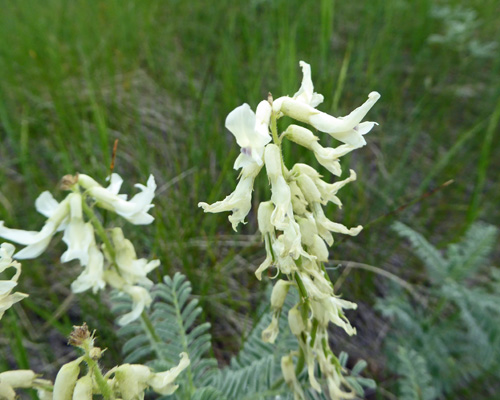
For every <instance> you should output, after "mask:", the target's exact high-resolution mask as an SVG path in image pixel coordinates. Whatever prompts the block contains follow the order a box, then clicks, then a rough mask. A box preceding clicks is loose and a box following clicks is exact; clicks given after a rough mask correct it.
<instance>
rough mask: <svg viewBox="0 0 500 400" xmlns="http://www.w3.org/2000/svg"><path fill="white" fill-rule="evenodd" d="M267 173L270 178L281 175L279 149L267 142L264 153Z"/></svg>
mask: <svg viewBox="0 0 500 400" xmlns="http://www.w3.org/2000/svg"><path fill="white" fill-rule="evenodd" d="M264 160H265V163H266V170H267V175H268V176H269V178H270V179H271V180H272V179H274V178H276V177H277V176H280V175H282V171H281V154H280V149H279V147H278V146H276V145H275V144H272V143H271V144H268V145H267V146H266V149H265V153H264Z"/></svg>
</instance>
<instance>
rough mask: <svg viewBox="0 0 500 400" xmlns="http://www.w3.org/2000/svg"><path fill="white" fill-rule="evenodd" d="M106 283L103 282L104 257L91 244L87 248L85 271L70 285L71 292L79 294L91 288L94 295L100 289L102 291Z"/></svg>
mask: <svg viewBox="0 0 500 400" xmlns="http://www.w3.org/2000/svg"><path fill="white" fill-rule="evenodd" d="M105 286H106V282H105V281H104V256H103V254H102V253H101V251H100V250H99V249H98V248H97V246H96V245H95V243H93V244H92V245H91V246H90V248H89V259H88V263H87V266H86V268H85V270H84V271H83V272H82V273H81V274H80V276H79V277H78V278H77V279H76V280H75V281H74V282H73V283H72V284H71V290H72V291H73V292H74V293H81V292H84V291H85V290H88V289H90V288H92V291H93V292H94V293H96V292H97V291H98V290H100V289H104V287H105Z"/></svg>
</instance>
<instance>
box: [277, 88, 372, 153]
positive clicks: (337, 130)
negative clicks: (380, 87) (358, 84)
mask: <svg viewBox="0 0 500 400" xmlns="http://www.w3.org/2000/svg"><path fill="white" fill-rule="evenodd" d="M379 98H380V94H378V93H377V92H371V93H370V94H369V95H368V100H367V101H366V102H365V103H363V104H362V105H361V106H360V107H358V108H356V109H355V110H354V111H352V112H351V113H350V114H349V115H347V116H345V117H339V118H336V117H333V116H331V115H328V114H326V113H324V112H321V111H318V110H316V109H315V108H314V107H311V106H310V105H308V104H305V103H303V102H301V101H298V100H294V99H292V98H284V99H283V100H282V101H281V102H280V103H278V104H279V107H280V109H279V111H281V112H282V113H283V114H285V115H288V116H289V117H291V118H294V119H296V120H298V121H301V122H305V123H307V124H310V125H312V126H314V127H315V128H316V129H318V130H319V131H321V132H326V133H328V134H329V135H330V136H332V137H333V138H335V139H337V140H339V141H341V142H343V143H346V144H350V145H352V146H355V147H356V148H357V147H362V146H364V145H365V144H366V141H365V139H364V138H363V135H366V134H367V133H368V132H370V130H371V129H372V128H373V126H374V125H376V123H375V122H361V121H362V120H363V118H364V117H365V115H366V114H367V113H368V111H370V109H371V108H372V107H373V105H374V104H375V103H376V102H377V100H378V99H379ZM276 107H277V106H276ZM273 108H274V107H273Z"/></svg>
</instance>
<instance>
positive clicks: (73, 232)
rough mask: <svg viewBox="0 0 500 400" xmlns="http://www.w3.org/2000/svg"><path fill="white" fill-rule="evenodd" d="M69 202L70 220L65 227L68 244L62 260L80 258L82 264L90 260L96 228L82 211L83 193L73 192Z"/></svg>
mask: <svg viewBox="0 0 500 400" xmlns="http://www.w3.org/2000/svg"><path fill="white" fill-rule="evenodd" d="M67 199H68V202H69V209H70V215H69V222H68V223H67V225H66V228H65V229H64V235H63V241H64V243H66V245H67V246H68V250H66V251H65V252H64V253H63V254H62V256H61V261H62V262H63V263H64V262H68V261H71V260H75V259H77V260H79V261H80V264H81V265H82V266H85V265H87V263H88V261H89V247H90V246H91V244H92V243H95V239H94V228H93V226H92V224H91V223H90V222H84V220H83V213H82V201H83V199H82V195H81V194H80V193H71V194H69V195H68V197H67Z"/></svg>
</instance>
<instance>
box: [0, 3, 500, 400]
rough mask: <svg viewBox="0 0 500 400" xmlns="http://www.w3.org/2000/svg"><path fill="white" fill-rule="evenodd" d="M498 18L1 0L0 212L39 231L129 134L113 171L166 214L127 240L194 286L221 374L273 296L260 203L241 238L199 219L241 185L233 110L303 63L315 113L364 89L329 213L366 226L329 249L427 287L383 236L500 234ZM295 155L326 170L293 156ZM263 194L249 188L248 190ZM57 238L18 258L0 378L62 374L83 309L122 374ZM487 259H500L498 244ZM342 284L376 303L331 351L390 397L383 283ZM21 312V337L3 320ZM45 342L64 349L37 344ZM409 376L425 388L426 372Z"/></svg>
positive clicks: (426, 8) (403, 9)
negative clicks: (358, 141) (497, 229)
mask: <svg viewBox="0 0 500 400" xmlns="http://www.w3.org/2000/svg"><path fill="white" fill-rule="evenodd" d="M499 25H500V15H499V13H498V2H497V1H496V0H483V1H478V0H472V1H468V2H465V1H453V0H452V1H448V2H444V1H443V2H436V1H431V0H422V1H418V2H407V1H403V0H398V1H384V0H374V1H362V2H341V1H333V0H321V1H316V2H312V1H311V2H306V1H298V0H250V1H234V0H233V1H229V0H221V1H216V2H207V1H199V0H192V1H189V2H186V1H178V0H170V1H161V0H121V1H119V0H105V1H104V0H102V1H98V0H87V1H82V0H75V1H64V0H47V1H43V2H42V1H37V0H23V1H22V2H12V1H11V2H4V4H3V5H2V12H1V13H0V37H1V39H2V40H1V41H0V135H1V138H2V146H0V220H5V221H6V225H9V226H16V227H20V226H22V227H23V228H25V229H33V230H36V229H39V228H40V225H41V223H42V221H43V219H42V217H41V216H39V217H38V218H34V217H33V212H32V208H33V201H34V199H35V198H36V197H37V196H38V194H39V193H41V192H42V191H43V190H50V191H51V192H53V193H55V196H56V198H57V199H58V200H60V199H62V198H63V197H64V194H63V192H62V191H61V192H59V194H60V196H59V197H57V190H54V189H55V188H56V185H57V182H59V181H60V179H61V178H62V176H64V175H66V174H74V173H75V172H81V173H86V174H89V175H91V176H94V177H96V178H97V179H99V181H104V178H105V177H106V176H107V175H109V172H110V163H111V159H112V149H113V144H114V142H115V139H118V140H119V144H118V150H117V153H116V161H115V171H116V172H118V173H120V174H121V175H122V176H124V177H126V182H144V181H145V179H146V178H147V176H148V175H149V173H153V174H154V176H155V177H156V179H157V182H158V191H157V197H156V198H155V201H154V202H155V204H156V206H155V208H154V209H153V210H152V213H153V215H154V216H155V222H154V223H153V224H152V225H150V226H148V227H146V228H138V227H135V226H132V225H128V226H127V230H128V232H129V233H128V237H130V239H132V240H134V239H137V240H136V241H135V243H138V244H139V243H141V244H142V247H141V248H144V249H148V250H147V255H148V256H150V257H151V258H158V259H160V260H161V262H162V265H161V266H160V268H159V269H158V270H156V271H155V272H153V273H152V274H151V275H152V276H154V278H155V280H156V281H157V282H161V281H162V280H163V276H164V275H166V274H168V275H171V276H173V274H174V272H175V271H182V273H183V274H185V275H186V276H187V278H188V280H189V281H190V282H191V283H192V285H193V293H194V294H196V295H199V301H200V305H201V306H202V309H203V314H202V318H201V319H203V320H206V321H208V322H211V323H212V329H211V334H212V337H213V341H214V342H215V344H216V348H218V349H219V350H217V352H216V354H213V355H210V356H215V357H216V358H217V359H218V360H219V361H220V363H222V364H225V363H228V362H229V360H230V358H231V356H232V355H234V354H236V353H237V351H238V349H239V348H240V345H241V344H242V343H243V342H244V339H245V338H246V337H247V336H248V335H249V332H250V327H251V326H252V325H253V323H254V322H256V321H257V320H258V319H259V316H260V314H259V313H258V312H256V311H254V310H255V309H257V304H259V302H260V300H262V299H264V298H265V293H263V291H262V290H261V289H257V288H258V287H259V286H260V285H258V283H257V281H256V278H255V276H254V271H255V269H256V268H257V266H258V265H259V264H260V262H261V261H262V259H263V257H264V253H263V252H262V251H261V250H260V249H261V247H262V246H261V243H260V237H259V235H256V232H257V220H256V213H255V211H256V210H254V211H253V212H252V213H251V214H250V215H249V223H248V224H247V225H245V226H244V227H243V228H240V231H241V232H242V233H243V235H241V234H238V235H235V233H234V232H233V231H231V229H230V224H228V223H227V219H226V215H222V214H219V215H210V216H207V215H205V214H204V213H203V211H202V210H200V209H198V208H197V203H198V201H200V200H203V201H207V202H209V203H211V202H213V201H215V200H219V199H221V198H223V197H224V196H225V195H227V194H229V193H230V192H231V191H232V190H233V188H234V181H235V178H236V176H237V172H236V171H234V170H233V169H232V164H233V161H234V159H235V158H236V155H237V152H238V151H239V150H238V146H237V145H236V143H234V140H232V137H231V136H230V135H229V134H228V133H227V131H225V128H224V119H225V117H226V115H227V114H228V112H229V111H231V110H233V109H234V108H235V107H237V106H239V105H240V104H241V103H243V102H248V103H249V104H250V105H251V107H252V108H255V106H256V105H257V102H258V101H259V100H260V99H262V98H265V96H266V94H267V93H268V92H271V93H277V94H280V95H281V94H285V93H288V94H290V95H292V94H293V93H294V92H295V91H296V90H297V89H298V82H300V77H301V71H300V68H299V67H298V61H299V60H304V61H307V62H308V63H310V64H311V66H312V75H313V81H314V84H315V88H316V90H317V91H318V92H319V93H323V94H325V98H326V102H325V103H324V104H322V105H321V106H319V107H318V108H319V109H321V110H323V111H327V112H329V113H332V114H334V115H344V114H345V113H346V112H349V111H350V110H352V109H353V108H354V107H356V106H357V105H359V104H361V102H362V101H364V100H365V98H366V94H367V93H368V92H370V91H371V90H377V91H378V92H380V93H381V94H382V98H381V100H379V102H378V103H377V105H376V107H374V108H373V110H372V111H371V112H370V116H369V120H373V121H378V122H379V123H380V126H379V127H376V128H374V130H373V131H372V132H371V133H370V134H369V135H368V136H367V141H368V146H366V147H364V148H363V149H362V150H359V151H357V152H356V154H355V155H353V156H352V157H351V160H350V161H349V162H348V163H346V164H349V165H350V167H351V168H353V169H355V170H356V172H357V175H358V179H359V180H358V181H356V182H354V183H352V184H351V185H349V186H348V187H346V188H344V189H343V192H342V201H343V203H344V205H345V210H344V211H342V212H338V211H337V210H336V209H334V208H333V207H332V208H331V209H330V210H329V215H330V216H331V219H333V220H337V221H339V222H341V223H343V224H345V225H347V226H356V225H358V224H362V225H364V226H365V227H366V228H367V229H365V231H364V232H362V233H361V234H360V235H359V236H358V237H356V238H348V239H345V238H336V240H337V243H342V246H339V247H338V249H337V248H334V251H333V254H331V256H332V258H335V259H337V260H350V261H356V262H360V263H365V264H368V265H370V266H375V267H378V268H381V269H383V270H385V271H388V272H390V273H392V274H395V275H397V276H398V277H400V278H402V279H404V280H409V281H410V283H411V284H417V285H427V284H428V281H427V278H426V277H425V276H423V275H422V274H421V273H422V272H423V271H424V270H423V269H422V266H421V264H420V263H419V262H418V261H417V259H416V258H415V257H413V256H412V255H410V253H409V252H407V250H406V244H405V240H404V239H402V238H400V237H397V236H396V235H395V234H394V233H393V232H392V231H391V229H390V225H391V223H392V219H393V218H394V216H396V217H397V218H398V219H400V220H402V221H404V222H405V223H407V224H408V225H409V226H411V227H412V228H413V229H415V230H416V231H418V232H421V233H422V234H423V236H425V237H427V238H428V239H429V241H430V242H432V243H435V244H436V247H437V249H441V248H443V247H445V245H446V244H447V243H448V242H456V241H457V240H458V239H459V238H461V237H462V235H463V234H464V233H465V232H466V231H467V230H468V229H469V228H470V227H471V226H472V224H473V223H474V222H476V221H478V220H483V221H485V222H488V223H489V224H492V225H496V226H499V225H500V213H498V203H499V201H500V185H499V184H498V182H497V180H498V174H495V172H496V171H498V170H499V168H500V146H498V145H497V141H498V140H497V139H498V131H499V119H500V80H499V79H498V71H500V52H499V51H498V50H499V48H500V39H498V26H499ZM494 40H497V43H496V47H495V43H492V42H493V41H494ZM326 144H331V143H326ZM286 150H287V151H286V152H285V153H286V154H289V153H293V155H294V160H299V159H302V160H303V161H304V162H307V163H309V164H311V165H314V166H315V167H316V166H318V164H317V163H316V161H315V160H314V159H313V157H312V156H311V155H309V154H307V152H306V151H305V150H303V149H300V148H298V146H297V147H293V148H289V149H286ZM318 168H321V167H318ZM323 172H324V174H325V176H329V173H328V172H327V171H326V170H323ZM346 172H347V171H346ZM450 179H453V180H454V182H453V183H452V184H451V185H448V186H443V187H441V185H442V184H443V183H445V182H447V181H449V180H450ZM332 180H333V178H332ZM435 188H440V189H439V190H436V191H433V190H434V189H435ZM124 189H125V191H127V192H130V190H129V189H131V188H130V187H126V188H124ZM265 190H268V189H267V188H266V182H263V181H262V180H261V181H258V182H257V187H256V192H257V193H259V192H262V191H265ZM426 194H432V196H427V195H426ZM257 196H259V194H257ZM422 196H423V197H422ZM260 197H262V198H263V197H264V196H260ZM267 197H268V196H267ZM267 197H266V198H267ZM416 200H419V201H416ZM409 203H411V205H410V206H408V207H402V206H405V205H407V204H409ZM400 207H402V208H401V209H400V210H399V208H400ZM394 210H398V212H397V213H392V214H390V215H388V216H386V217H384V218H379V217H380V216H384V215H386V214H388V213H391V212H392V211H394ZM327 214H328V212H327ZM372 221H375V222H374V223H372V224H371V222H372ZM469 232H470V231H469ZM61 246H62V245H61V244H60V243H59V244H58V243H55V244H52V245H51V247H50V248H49V251H48V252H47V253H45V254H44V256H43V257H42V258H39V259H37V260H33V261H26V262H24V263H23V276H22V279H21V282H20V285H19V286H20V288H19V290H20V291H21V292H26V293H30V297H29V298H27V299H25V300H23V302H22V303H21V304H17V305H16V306H15V307H13V309H11V310H10V311H9V312H7V313H6V316H5V317H4V320H3V324H2V332H1V336H2V337H5V338H6V339H5V340H6V343H5V344H6V346H2V352H3V353H2V354H0V362H1V363H2V370H4V369H7V368H13V367H16V366H17V367H22V368H34V369H35V368H36V367H37V366H39V365H42V364H43V365H45V366H47V367H46V369H45V370H44V373H45V374H47V375H48V376H50V377H51V378H53V377H54V376H55V372H56V371H57V369H58V367H59V366H60V364H61V362H60V359H61V358H62V357H64V355H65V354H67V352H68V351H69V349H66V348H65V347H64V342H65V336H67V334H68V333H69V332H70V331H71V326H72V325H73V324H80V323H81V322H82V321H81V318H80V316H81V315H92V320H90V319H88V320H87V321H86V322H87V323H88V325H89V326H91V327H92V326H98V327H99V335H100V339H99V342H100V345H101V346H102V347H103V348H105V347H107V348H108V354H107V357H105V359H104V360H103V362H104V363H109V366H112V365H115V364H116V362H115V360H116V359H120V357H121V355H120V349H121V345H120V344H119V341H117V336H116V329H115V327H114V326H113V325H111V324H110V321H111V320H112V316H111V314H110V312H109V311H107V309H108V308H107V307H99V305H100V304H101V302H105V301H106V300H102V299H101V296H99V295H92V294H89V293H86V294H83V295H82V294H80V295H73V294H71V292H70V290H69V287H70V283H71V282H72V281H73V280H74V279H75V277H76V276H77V274H78V271H79V267H77V265H76V263H75V265H74V266H71V264H67V265H64V266H63V265H62V264H61V263H60V261H59V254H60V249H61ZM54 247H57V249H54ZM138 248H139V246H138ZM138 256H142V255H141V254H139V255H138ZM493 256H496V257H497V260H498V251H497V253H496V254H495V253H493ZM337 264H338V263H335V264H333V265H337ZM496 264H498V262H496ZM47 265H50V268H47ZM398 266H400V267H401V268H398ZM155 274H156V275H155ZM339 276H342V280H341V281H339V287H338V289H340V292H341V293H342V294H343V297H344V298H345V299H347V300H352V301H355V302H359V303H361V304H365V306H364V307H363V306H362V307H360V310H359V311H357V314H354V313H351V315H350V316H349V317H350V318H351V319H354V324H355V325H357V326H358V337H356V338H349V339H346V338H344V337H343V336H342V335H339V338H338V341H339V343H340V342H342V343H343V344H345V343H351V347H352V350H353V351H351V349H348V352H349V354H350V355H351V359H352V360H354V362H355V361H356V360H357V359H359V358H360V357H361V358H364V359H366V360H367V362H368V371H369V375H370V376H372V377H373V378H374V379H375V380H377V381H379V387H380V388H381V389H380V395H381V396H388V397H387V398H390V394H388V393H387V391H391V390H392V389H393V388H394V385H392V382H390V380H389V382H388V383H387V385H386V382H385V381H380V379H381V377H383V376H385V373H384V372H383V370H384V368H385V364H384V362H383V361H382V356H381V353H380V349H377V343H379V341H380V340H382V339H383V337H382V336H384V335H383V334H382V335H380V332H379V331H378V330H377V328H378V327H381V326H382V325H383V322H381V321H380V317H374V316H373V313H371V312H370V311H367V310H370V309H372V308H373V304H374V302H375V297H376V295H380V294H385V292H386V291H387V289H386V287H387V286H386V283H387V279H386V278H385V277H383V276H381V275H377V274H375V275H374V274H372V273H371V272H367V271H366V270H363V269H361V268H360V269H357V268H345V269H344V268H343V267H341V268H337V269H334V270H333V271H332V274H331V278H332V280H333V281H334V282H335V280H336V279H338V277H339ZM479 278H480V279H487V277H486V275H480V276H479ZM479 278H478V279H479ZM340 282H342V286H341V287H340ZM76 299H78V302H76ZM76 305H77V306H76ZM458 306H460V305H458ZM458 306H457V307H458ZM67 310H71V311H70V313H69V314H68V313H67ZM14 314H15V318H16V320H17V321H19V324H18V325H17V324H13V323H9V321H14ZM355 315H356V316H357V319H358V320H359V321H356V317H355ZM351 316H352V317H351ZM370 318H378V319H377V322H376V323H372V322H373V321H372V319H370ZM392 329H394V330H396V331H397V329H398V326H395V327H393V328H392ZM401 332H403V331H401ZM47 339H50V340H52V341H53V342H56V343H57V342H60V343H61V350H60V351H59V352H54V351H52V350H50V349H48V348H46V347H45V346H44V343H46V341H47ZM217 344H219V346H217ZM222 344H224V345H223V346H222ZM343 344H342V345H343ZM9 348H10V349H11V350H7V349H9ZM339 348H344V347H341V345H339ZM483 350H484V349H482V350H481V351H483ZM28 354H29V356H28ZM397 357H399V360H400V362H401V363H402V364H404V365H406V366H407V367H408V368H406V371H407V372H405V376H407V377H408V378H409V379H410V377H411V374H412V373H413V372H412V371H417V369H418V368H420V367H422V365H424V364H425V362H426V360H425V358H422V355H421V354H420V349H414V350H409V349H407V350H405V349H403V350H400V351H399V352H398V353H397ZM37 360H39V361H37ZM412 360H417V361H412ZM30 361H31V363H32V364H30ZM350 366H351V365H350ZM411 366H413V367H414V370H412V369H411V368H410V367H411ZM4 367H5V368H4ZM424 367H425V365H424ZM417 372H418V371H417ZM415 374H416V372H415ZM415 376H417V375H415ZM431 378H434V376H433V375H431ZM418 379H422V382H423V383H422V385H424V386H425V385H431V382H430V381H429V379H428V377H422V376H420V377H418ZM416 382H420V381H416ZM418 384H420V383H418ZM426 387H427V386H426ZM428 387H430V386H428ZM428 392H432V393H434V392H433V391H432V390H430V389H429V391H428ZM487 392H488V391H487V390H486V391H484V393H487ZM426 393H427V392H426ZM471 398H478V397H477V393H476V394H475V396H473V397H471Z"/></svg>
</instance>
